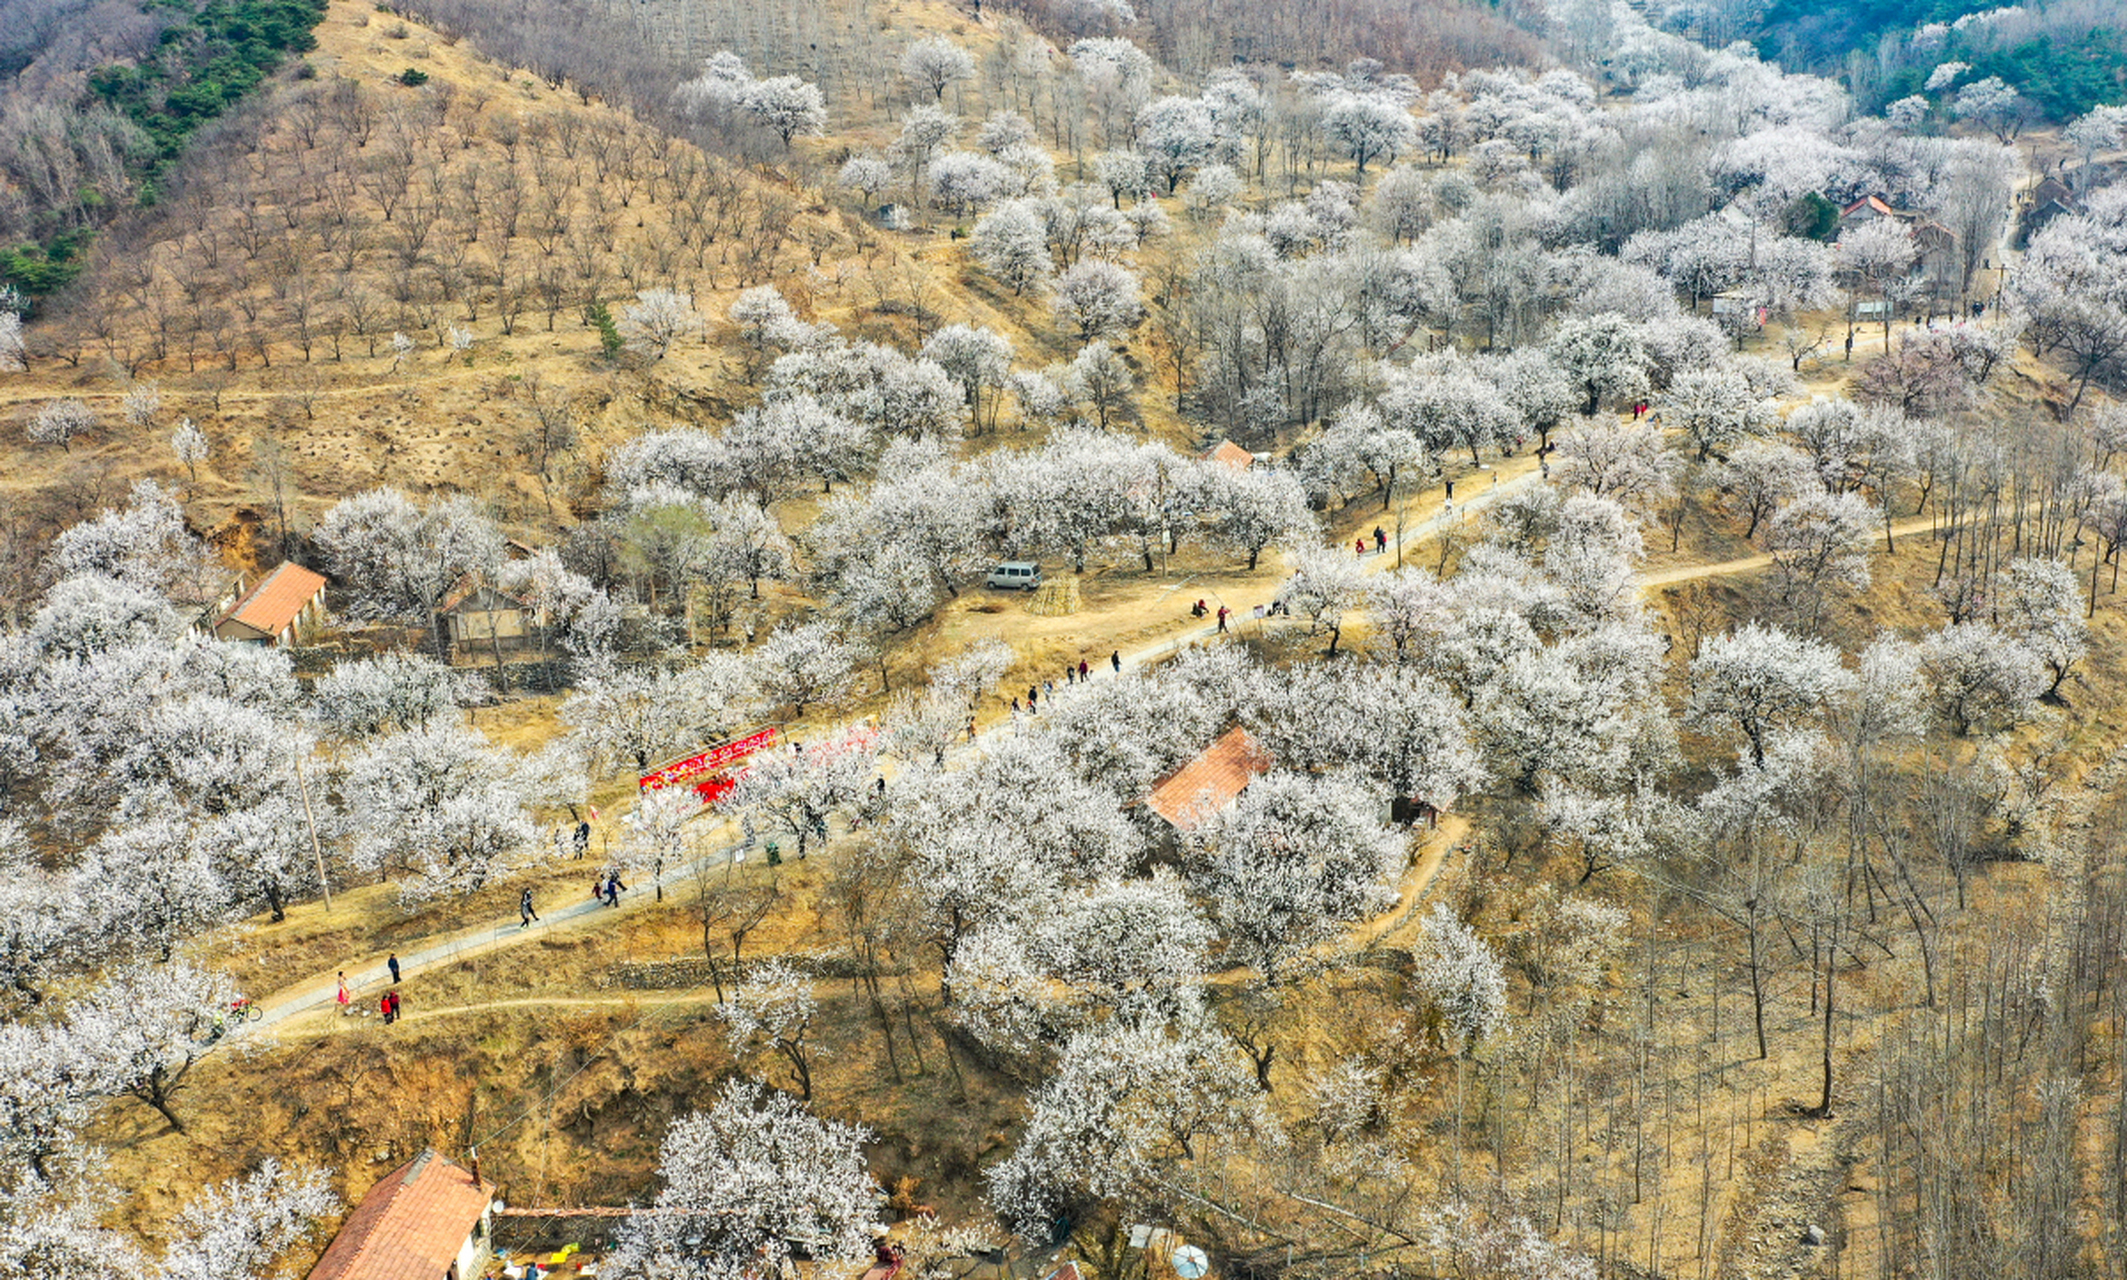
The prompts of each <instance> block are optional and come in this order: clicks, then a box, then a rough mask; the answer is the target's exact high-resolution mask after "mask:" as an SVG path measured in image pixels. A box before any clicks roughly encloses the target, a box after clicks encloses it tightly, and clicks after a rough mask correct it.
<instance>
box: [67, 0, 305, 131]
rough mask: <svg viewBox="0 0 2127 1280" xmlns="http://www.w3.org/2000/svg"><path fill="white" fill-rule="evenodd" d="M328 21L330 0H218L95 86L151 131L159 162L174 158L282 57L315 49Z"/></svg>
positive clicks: (106, 72)
mask: <svg viewBox="0 0 2127 1280" xmlns="http://www.w3.org/2000/svg"><path fill="white" fill-rule="evenodd" d="M165 2H166V0H165ZM324 16H325V4H324V0H211V2H210V3H208V4H207V5H206V6H205V7H203V8H201V9H200V10H199V12H198V13H196V14H194V15H193V16H192V18H191V20H190V21H188V22H184V23H181V24H179V25H177V26H173V27H170V28H167V29H166V30H164V32H163V33H162V38H161V41H160V48H159V49H158V50H157V52H156V54H155V56H154V57H152V58H150V59H148V60H146V61H143V62H142V63H140V64H139V65H137V66H124V65H114V66H108V67H104V68H103V69H101V70H99V71H97V72H95V73H94V74H92V75H91V76H90V77H89V87H90V89H92V90H93V91H94V92H95V93H96V95H97V96H98V97H100V98H102V99H103V100H104V101H106V102H108V103H110V104H111V105H112V106H113V107H116V108H117V109H118V110H120V111H121V112H123V113H125V115H126V116H127V118H129V119H131V120H132V121H133V123H135V124H137V125H139V126H140V127H141V128H142V129H143V130H144V131H146V133H147V134H148V136H149V137H150V138H151V139H153V140H154V143H155V150H156V155H157V157H158V158H160V159H163V160H168V159H170V158H171V157H173V156H175V155H176V154H177V153H178V151H179V149H181V148H182V147H183V146H184V144H185V139H186V138H189V137H190V136H192V133H193V131H194V130H196V129H198V128H199V127H200V126H201V125H202V124H205V123H206V122H207V121H209V120H212V119H213V118H214V117H216V116H218V115H220V114H221V113H222V112H224V111H226V110H228V109H229V107H230V106H231V105H232V104H234V103H235V102H236V101H237V100H238V99H239V98H242V97H243V96H244V95H245V94H246V93H248V92H250V90H251V88H252V87H253V86H254V85H256V84H257V83H258V82H259V81H260V80H263V79H264V78H265V77H266V76H268V75H270V74H271V73H272V72H273V70H274V68H276V67H278V66H280V64H281V59H282V58H283V57H285V56H286V55H288V54H290V53H307V52H308V51H309V50H311V49H312V48H314V47H316V45H317V39H316V37H315V36H313V35H312V34H311V28H313V27H315V26H317V24H318V22H319V21H320V20H322V19H323V18H324Z"/></svg>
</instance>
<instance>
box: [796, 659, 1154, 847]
mask: <svg viewBox="0 0 2127 1280" xmlns="http://www.w3.org/2000/svg"><path fill="white" fill-rule="evenodd" d="M1108 665H1109V666H1111V667H1113V668H1115V674H1117V675H1121V674H1122V673H1123V651H1122V650H1120V649H1117V650H1115V651H1114V652H1112V653H1110V654H1109V655H1108ZM1092 679H1093V668H1092V666H1091V665H1090V664H1088V663H1087V662H1086V660H1085V659H1084V658H1080V659H1079V660H1078V661H1077V662H1076V663H1070V662H1067V663H1065V664H1064V683H1065V684H1066V685H1073V684H1085V683H1087V682H1089V681H1091V680H1092ZM1044 697H1046V698H1048V699H1049V700H1050V701H1052V702H1053V701H1055V699H1056V682H1055V681H1054V680H1041V681H1037V682H1036V683H1034V684H1030V685H1028V686H1027V698H1026V702H1025V704H1024V705H1022V704H1021V703H1020V700H1019V699H1018V698H1016V697H1015V698H1013V699H1012V719H1013V720H1015V721H1016V720H1018V719H1019V716H1020V715H1021V713H1022V712H1023V713H1025V714H1028V715H1039V714H1041V700H1042V699H1043V698H1044ZM967 740H968V741H969V742H973V741H974V740H975V718H974V717H973V716H969V717H968V722H967ZM821 839H823V840H824V839H826V837H825V836H824V835H823V836H822V837H821Z"/></svg>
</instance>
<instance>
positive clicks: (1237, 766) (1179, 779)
mask: <svg viewBox="0 0 2127 1280" xmlns="http://www.w3.org/2000/svg"><path fill="white" fill-rule="evenodd" d="M1271 764H1272V761H1271V758H1270V754H1269V753H1268V752H1266V751H1264V750H1263V748H1262V747H1260V746H1258V745H1256V740H1255V739H1254V738H1252V737H1250V736H1249V734H1248V731H1247V730H1246V729H1243V728H1241V727H1240V726H1238V725H1236V726H1235V727H1233V728H1231V729H1228V730H1227V731H1226V732H1225V733H1223V734H1221V735H1219V739H1218V741H1216V742H1214V743H1212V744H1211V745H1210V746H1208V747H1206V748H1204V749H1203V751H1201V752H1199V753H1198V754H1197V756H1196V758H1195V759H1193V760H1191V761H1189V762H1188V763H1187V764H1185V765H1183V766H1182V767H1181V768H1179V769H1176V770H1175V771H1174V772H1173V773H1170V774H1168V775H1167V776H1166V777H1164V778H1162V779H1160V780H1159V781H1158V782H1157V783H1155V784H1154V785H1153V787H1152V794H1151V795H1150V796H1148V797H1146V800H1145V804H1146V807H1148V808H1150V809H1151V810H1152V811H1153V812H1154V813H1156V814H1158V815H1159V816H1160V817H1162V818H1165V819H1166V820H1167V823H1168V825H1170V826H1172V827H1173V828H1174V829H1175V830H1177V831H1194V830H1195V829H1196V828H1197V827H1199V826H1202V825H1203V824H1204V823H1205V822H1206V821H1208V820H1209V819H1211V818H1213V817H1216V816H1217V815H1218V814H1220V813H1223V812H1225V810H1226V808H1227V807H1228V806H1229V805H1231V804H1232V803H1233V802H1234V801H1235V800H1237V799H1239V798H1240V795H1241V793H1242V792H1243V791H1246V790H1248V784H1249V783H1251V782H1254V781H1255V780H1256V779H1257V778H1258V777H1259V776H1261V775H1263V774H1265V773H1268V772H1269V771H1270V766H1271Z"/></svg>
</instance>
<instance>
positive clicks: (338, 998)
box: [332, 951, 401, 1026]
mask: <svg viewBox="0 0 2127 1280" xmlns="http://www.w3.org/2000/svg"><path fill="white" fill-rule="evenodd" d="M384 967H385V968H386V969H387V970H389V971H390V972H391V985H390V986H389V987H387V988H386V989H385V992H384V994H383V995H381V996H378V997H377V1012H378V1013H379V1014H380V1015H382V1016H383V1018H384V1025H385V1026H390V1025H391V1024H392V1023H394V1022H397V1021H398V1020H399V1018H400V1016H401V1015H400V1012H399V953H398V952H396V951H394V952H392V953H391V954H390V955H389V956H387V957H386V958H385V960H384ZM332 998H333V1003H335V1004H337V1005H338V1006H339V1007H340V1016H341V1017H343V1018H344V1017H347V1016H349V1015H350V1014H352V1013H354V1012H355V1004H354V991H353V989H352V988H350V987H349V986H348V985H347V970H345V969H342V970H340V985H339V990H338V991H336V992H334V993H333V997H332Z"/></svg>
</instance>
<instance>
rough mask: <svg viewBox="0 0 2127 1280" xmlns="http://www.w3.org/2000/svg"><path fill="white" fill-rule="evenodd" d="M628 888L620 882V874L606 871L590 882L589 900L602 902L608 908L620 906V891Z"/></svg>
mask: <svg viewBox="0 0 2127 1280" xmlns="http://www.w3.org/2000/svg"><path fill="white" fill-rule="evenodd" d="M627 887H628V886H626V885H624V884H622V883H621V882H620V872H618V871H608V872H606V873H605V874H604V875H602V876H600V877H599V878H598V879H596V880H593V881H592V882H591V900H592V901H593V902H603V903H605V904H606V905H607V906H609V907H617V906H619V905H620V894H621V890H623V889H625V888H627Z"/></svg>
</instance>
